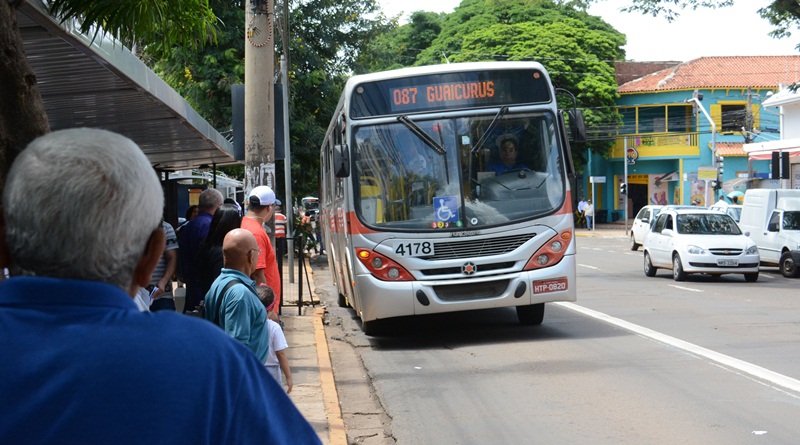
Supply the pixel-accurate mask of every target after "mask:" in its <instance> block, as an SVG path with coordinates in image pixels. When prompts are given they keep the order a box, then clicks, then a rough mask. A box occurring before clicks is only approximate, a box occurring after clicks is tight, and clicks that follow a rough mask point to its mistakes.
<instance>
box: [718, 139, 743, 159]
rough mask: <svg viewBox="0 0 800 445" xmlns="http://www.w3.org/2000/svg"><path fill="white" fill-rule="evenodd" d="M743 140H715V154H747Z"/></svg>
mask: <svg viewBox="0 0 800 445" xmlns="http://www.w3.org/2000/svg"><path fill="white" fill-rule="evenodd" d="M743 145H744V143H743V142H717V156H747V153H745V152H744V147H743Z"/></svg>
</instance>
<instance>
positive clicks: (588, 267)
mask: <svg viewBox="0 0 800 445" xmlns="http://www.w3.org/2000/svg"><path fill="white" fill-rule="evenodd" d="M578 266H581V267H585V268H587V269H593V270H600V268H599V267H594V266H590V265H588V264H578Z"/></svg>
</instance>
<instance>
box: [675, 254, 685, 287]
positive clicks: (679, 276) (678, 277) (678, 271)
mask: <svg viewBox="0 0 800 445" xmlns="http://www.w3.org/2000/svg"><path fill="white" fill-rule="evenodd" d="M672 278H674V279H675V281H685V280H686V272H684V271H683V264H682V263H681V256H680V255H678V254H677V253H676V254H675V255H673V256H672Z"/></svg>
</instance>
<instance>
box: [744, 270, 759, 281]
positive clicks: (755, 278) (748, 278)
mask: <svg viewBox="0 0 800 445" xmlns="http://www.w3.org/2000/svg"><path fill="white" fill-rule="evenodd" d="M744 280H745V281H747V282H748V283H755V282H756V281H758V272H755V273H746V274H744Z"/></svg>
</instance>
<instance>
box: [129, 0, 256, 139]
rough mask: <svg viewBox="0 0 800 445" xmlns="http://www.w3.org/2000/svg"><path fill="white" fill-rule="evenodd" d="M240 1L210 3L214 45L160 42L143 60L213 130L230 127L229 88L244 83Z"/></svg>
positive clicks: (242, 12) (243, 17)
mask: <svg viewBox="0 0 800 445" xmlns="http://www.w3.org/2000/svg"><path fill="white" fill-rule="evenodd" d="M243 3H244V2H242V1H230V0H228V1H226V0H212V2H211V7H212V9H213V12H214V13H215V14H216V16H217V17H218V18H219V21H218V25H217V26H218V28H219V33H218V37H217V41H216V42H215V44H211V45H206V46H205V47H203V48H202V49H194V48H190V47H189V48H187V47H183V46H174V45H170V44H165V43H163V42H156V43H154V44H151V45H148V46H147V48H146V51H145V54H144V60H145V62H146V63H148V64H149V65H150V66H151V68H152V69H153V71H155V72H156V73H157V74H158V75H159V76H160V77H161V78H162V79H164V80H165V81H166V82H167V83H168V84H169V85H170V86H171V87H172V88H174V89H175V90H176V91H177V92H178V93H180V95H181V96H183V97H184V98H186V100H187V101H188V102H189V104H191V105H192V107H193V108H194V109H195V110H197V112H198V113H200V115H202V116H203V117H204V118H205V119H206V120H207V121H208V122H209V123H210V124H211V125H212V126H213V127H215V128H217V129H219V130H226V129H228V128H230V126H231V88H232V86H233V85H235V84H240V83H244V21H245V13H244V4H243Z"/></svg>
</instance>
